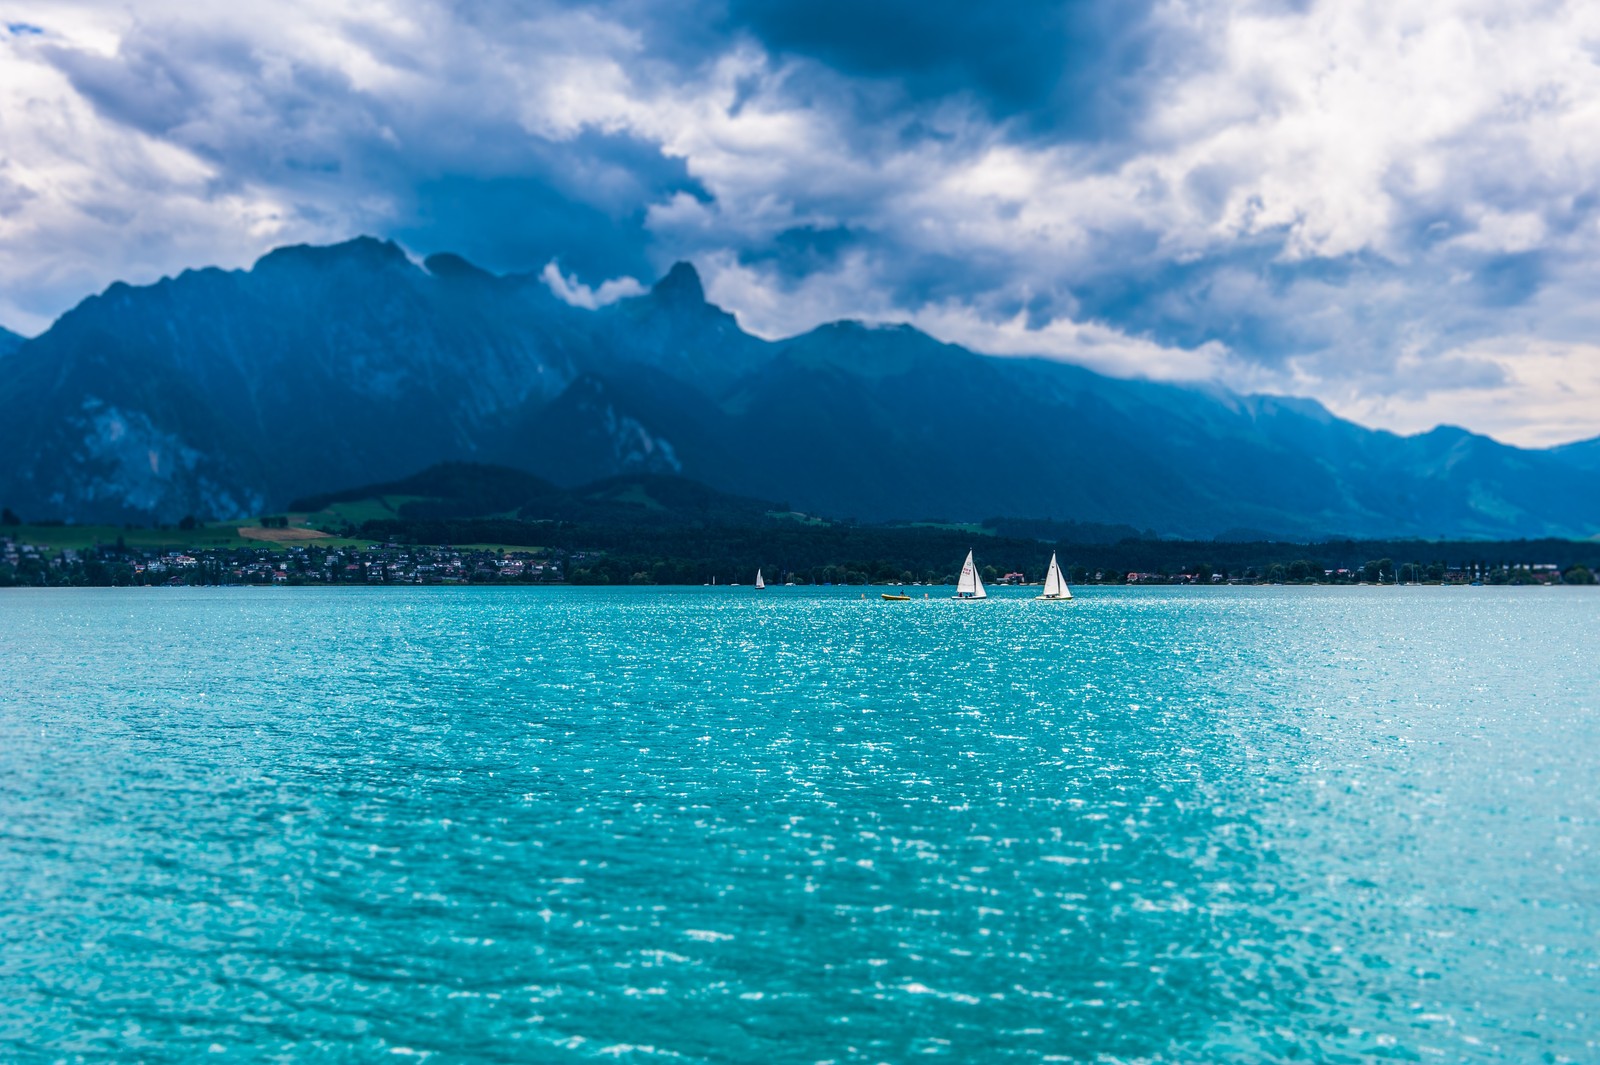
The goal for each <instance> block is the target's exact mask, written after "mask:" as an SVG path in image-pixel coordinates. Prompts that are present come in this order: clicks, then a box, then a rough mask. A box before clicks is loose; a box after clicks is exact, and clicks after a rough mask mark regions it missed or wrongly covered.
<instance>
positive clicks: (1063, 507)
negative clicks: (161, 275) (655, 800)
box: [0, 238, 1600, 538]
mask: <svg viewBox="0 0 1600 1065" xmlns="http://www.w3.org/2000/svg"><path fill="white" fill-rule="evenodd" d="M0 448H3V449H4V453H5V454H6V455H7V456H8V460H7V462H6V463H5V466H4V468H3V469H0V503H4V504H5V505H7V506H9V507H11V508H12V509H13V510H16V511H18V512H19V513H23V514H25V515H27V516H28V517H29V518H30V519H33V518H38V519H44V518H59V519H64V520H69V521H77V522H87V521H116V522H122V521H137V522H150V521H164V522H170V521H175V520H176V519H177V518H179V517H181V516H183V515H186V514H194V515H197V516H200V517H216V518H225V517H233V516H243V515H248V514H257V513H262V512H267V511H271V510H275V509H282V508H284V507H285V506H287V504H288V503H289V502H291V501H292V500H295V499H296V498H299V497H305V496H313V495H317V494H319V493H326V492H329V491H333V490H336V489H340V488H343V487H346V486H349V485H354V484H369V483H372V482H377V481H386V480H398V479H400V478H403V477H405V476H407V475H410V474H413V473H415V472H416V471H418V470H421V469H423V468H425V467H428V466H431V465H433V464H435V463H438V462H443V461H457V462H459V461H470V462H489V463H498V464H502V465H506V466H510V467H514V468H516V469H520V470H524V471H528V472H530V473H533V474H536V475H539V476H541V477H544V478H547V479H548V480H550V481H552V482H554V483H556V484H557V485H563V486H571V485H578V484H583V483H587V482H592V481H595V480H597V479H601V478H605V477H609V476H615V475H620V474H670V475H675V476H679V477H685V478H690V479H693V480H696V481H699V482H703V483H704V484H706V485H708V486H711V487H712V488H714V489H716V490H718V491H720V492H726V493H735V494H739V495H743V496H750V497H755V498H761V499H773V500H782V501H784V503H783V505H784V506H786V507H790V508H793V509H796V510H800V511H805V512H809V513H816V514H825V515H830V516H835V517H853V518H856V519H859V520H862V521H881V520H892V519H898V520H942V521H973V520H980V519H984V518H990V517H995V516H1012V517H1030V518H1040V519H1054V520H1072V521H1085V522H1113V523H1131V524H1134V525H1137V526H1139V527H1141V528H1153V529H1155V530H1157V531H1159V532H1161V533H1163V534H1170V535H1183V536H1191V537H1195V536H1204V537H1210V536H1225V537H1226V536H1245V535H1261V534H1267V535H1275V536H1281V537H1294V538H1311V537H1319V536H1326V535H1348V536H1404V535H1409V536H1425V537H1439V536H1450V537H1501V538H1503V537H1517V536H1562V537H1587V536H1591V535H1594V534H1595V533H1596V532H1600V491H1597V490H1596V489H1597V488H1600V441H1588V442H1584V443H1580V444H1571V445H1566V446H1564V447H1561V448H1553V449H1548V450H1532V449H1522V448H1516V447H1511V446H1508V445H1505V444H1501V443H1499V442H1497V441H1494V440H1492V439H1490V438H1488V437H1484V436H1480V435H1476V434H1473V433H1470V432H1467V431H1465V430H1463V429H1456V428H1449V427H1441V428H1438V429H1435V430H1433V431H1432V432H1428V433H1423V434H1419V435H1415V436H1400V435H1396V434H1393V433H1389V432H1384V431H1378V430H1371V429H1367V428H1364V427H1362V426H1359V425H1356V424H1354V423H1352V422H1348V421H1345V420H1342V419H1340V418H1337V417H1335V416H1333V415H1332V414H1331V413H1330V412H1328V411H1327V410H1326V409H1325V408H1324V407H1322V406H1321V405H1320V404H1318V403H1316V402H1314V401H1312V400H1306V399H1294V398H1285V397H1278V396H1260V395H1240V394H1237V393H1234V392H1231V391H1228V390H1226V389H1223V388H1221V387H1217V386H1209V385H1207V386H1183V385H1175V384H1165V383H1157V382H1151V381H1143V380H1123V379H1116V378H1109V377H1104V376H1101V375H1098V374H1095V373H1093V372H1091V371H1089V370H1086V369H1083V368H1081V367H1077V366H1073V365H1069V364H1066V363H1062V362H1059V361H1055V360H1048V359H1030V358H1012V357H996V356H986V355H980V354H976V353H973V352H971V351H968V350H966V349H963V348H961V347H958V346H955V345H951V344H945V343H941V342H939V341H938V340H935V339H934V338H932V337H929V336H928V335H926V334H924V333H921V332H918V331H917V330H915V329H913V328H911V327H909V326H871V325H865V324H862V323H859V322H835V323H832V324H828V325H824V326H822V327H820V328H818V329H815V330H813V331H811V332H809V333H806V334H803V335H801V336H798V337H793V338H790V339H787V340H781V341H769V340H765V339H762V338H759V337H756V336H753V335H751V334H749V333H746V332H745V331H743V330H742V329H741V328H740V327H739V324H738V322H737V321H736V320H735V319H734V317H733V316H732V315H730V314H728V313H727V312H725V311H723V310H721V309H720V308H718V307H716V306H714V305H712V304H711V303H709V302H708V301H707V300H706V297H705V293H704V291H703V289H702V287H701V283H700V279H699V277H698V275H697V274H696V272H695V270H694V268H693V267H692V266H690V265H689V264H687V263H679V264H677V265H675V266H674V267H673V268H672V269H671V270H670V271H669V272H668V273H667V274H666V276H665V277H663V278H662V279H661V280H660V281H659V282H658V283H657V284H656V285H655V286H654V288H653V289H651V290H650V291H649V292H646V293H644V294H642V295H639V296H636V297H632V298H628V299H623V300H620V301H618V302H616V303H613V304H610V305H608V306H605V307H602V308H600V309H598V310H588V309H584V308H580V307H575V306H572V305H569V304H568V303H566V302H564V301H562V300H561V299H558V298H557V297H556V296H555V295H554V294H553V293H552V292H551V290H550V288H549V286H548V285H546V284H545V282H544V281H543V280H542V279H541V278H540V277H539V276H537V275H534V274H512V275H495V274H491V273H489V272H486V271H484V270H481V269H479V268H477V267H475V266H473V265H472V264H470V263H468V262H466V261H465V260H463V259H461V258H459V257H457V256H453V255H434V256H430V257H428V258H427V259H425V260H423V261H422V262H420V263H419V262H416V261H414V260H412V259H411V258H410V257H408V256H407V255H406V253H405V252H404V251H403V250H402V249H401V248H399V247H398V246H397V245H395V244H393V243H389V242H384V241H379V240H375V239H372V238H359V239H356V240H352V241H349V242H347V243H344V244H339V245H334V246H330V247H309V246H296V247H288V248H281V249H278V250H276V251H273V252H271V253H269V254H267V255H266V256H264V257H262V258H261V259H260V260H259V261H258V262H256V263H255V265H254V266H253V267H252V268H250V269H248V270H231V271H225V270H220V269H214V268H209V269H202V270H192V271H186V272H184V273H183V274H181V275H179V276H178V277H175V278H165V279H163V280H161V281H159V282H157V283H155V284H153V285H148V286H141V287H134V286H130V285H127V284H123V283H117V284H114V285H112V286H111V287H110V288H108V289H107V290H106V291H105V292H103V293H101V294H99V295H96V296H92V297H90V298H88V299H86V300H84V301H83V302H82V303H80V304H79V305H78V306H77V307H75V308H73V309H72V310H71V311H68V312H67V313H66V314H64V315H62V316H61V318H60V319H59V320H57V321H56V322H55V323H54V325H52V326H51V328H50V329H49V330H47V331H46V332H45V333H43V334H41V335H40V336H37V337H35V338H32V339H28V340H21V339H20V338H15V336H14V334H3V335H0Z"/></svg>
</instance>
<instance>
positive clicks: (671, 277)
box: [650, 259, 706, 305]
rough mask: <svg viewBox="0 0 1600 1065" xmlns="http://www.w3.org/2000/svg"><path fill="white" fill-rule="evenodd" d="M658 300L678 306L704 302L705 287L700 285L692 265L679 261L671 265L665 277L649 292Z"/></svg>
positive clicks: (698, 276)
mask: <svg viewBox="0 0 1600 1065" xmlns="http://www.w3.org/2000/svg"><path fill="white" fill-rule="evenodd" d="M650 291H651V293H652V294H653V295H655V296H656V297H657V298H658V299H664V300H670V301H671V302H673V303H679V304H690V305H695V304H702V303H704V302H705V301H706V290H705V287H704V286H702V285H701V284H700V272H699V271H698V270H696V269H695V268H694V264H693V263H688V262H684V261H683V260H681V259H680V260H679V261H677V262H675V263H673V264H672V269H671V270H668V271H667V276H665V277H663V278H662V279H661V280H660V281H657V282H656V287H655V288H653V289H651V290H650Z"/></svg>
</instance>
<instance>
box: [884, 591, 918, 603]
mask: <svg viewBox="0 0 1600 1065" xmlns="http://www.w3.org/2000/svg"><path fill="white" fill-rule="evenodd" d="M883 598H884V599H887V600H889V601H890V602H891V603H909V602H911V597H910V596H909V595H907V594H906V593H905V590H904V589H901V590H900V591H898V592H884V593H883Z"/></svg>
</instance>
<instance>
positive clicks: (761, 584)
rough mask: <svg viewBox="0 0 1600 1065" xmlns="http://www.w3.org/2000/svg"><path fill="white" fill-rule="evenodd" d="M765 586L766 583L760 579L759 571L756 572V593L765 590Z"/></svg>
mask: <svg viewBox="0 0 1600 1065" xmlns="http://www.w3.org/2000/svg"><path fill="white" fill-rule="evenodd" d="M766 586H767V582H766V581H764V580H762V579H761V571H760V570H756V591H758V592H759V591H760V590H761V589H763V588H765V587H766Z"/></svg>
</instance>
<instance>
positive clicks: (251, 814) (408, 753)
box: [0, 588, 1600, 1063]
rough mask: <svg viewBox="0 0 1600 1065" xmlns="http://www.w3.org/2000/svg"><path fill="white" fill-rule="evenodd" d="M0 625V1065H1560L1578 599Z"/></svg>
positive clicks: (717, 596) (249, 593)
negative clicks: (1412, 1063) (457, 1064)
mask: <svg viewBox="0 0 1600 1065" xmlns="http://www.w3.org/2000/svg"><path fill="white" fill-rule="evenodd" d="M859 594H860V593H859V590H845V589H838V590H828V589H824V590H807V589H777V588H775V589H770V590H769V591H768V592H766V593H763V594H760V595H758V594H757V593H755V592H753V591H752V590H750V589H747V588H745V589H740V588H732V589H679V590H667V589H660V590H658V589H616V590H601V589H551V588H528V589H473V588H455V589H451V588H439V589H400V590H384V589H364V588H357V589H326V590H312V589H281V590H246V589H237V590H207V589H197V590H138V591H134V590H84V591H37V592H35V591H13V592H6V593H4V594H0V948H3V949H0V1060H7V1061H23V1062H32V1061H41V1062H43V1061H57V1060H66V1061H78V1060H98V1061H149V1062H190V1061H197V1060H201V1059H205V1060H220V1061H227V1060H238V1061H246V1060H247V1061H307V1060H319V1061H372V1060H406V1059H415V1058H424V1059H428V1060H432V1061H436V1062H447V1061H584V1060H594V1059H599V1060H607V1061H613V1060H621V1061H646V1060H655V1059H657V1058H659V1059H663V1060H665V1059H672V1060H677V1061H684V1062H755V1061H760V1062H768V1063H784V1062H823V1061H832V1062H841V1063H842V1062H900V1061H910V1060H913V1059H921V1058H923V1057H930V1058H940V1057H943V1058H945V1059H949V1060H953V1061H963V1062H985V1061H997V1062H998V1061H1006V1062H1010V1061H1018V1062H1021V1061H1041V1060H1057V1061H1122V1062H1157V1061H1195V1060H1208V1061H1237V1062H1255V1061H1261V1060H1265V1059H1300V1060H1307V1061H1364V1060H1377V1059H1384V1060H1387V1059H1401V1060H1423V1061H1436V1060H1437V1061H1470V1062H1534V1061H1552V1062H1554V1061H1580V1062H1593V1061H1597V1060H1600V1042H1597V1039H1600V1035H1597V1033H1600V781H1597V775H1596V767H1597V766H1600V716H1597V709H1600V683H1597V681H1596V668H1597V657H1596V648H1597V647H1600V595H1596V594H1594V593H1592V592H1591V591H1589V590H1587V589H1549V590H1543V589H1514V590H1513V589H1507V590H1502V589H1488V588H1483V589H1440V588H1414V589H1413V588H1406V589H1393V588H1354V589H1333V588H1309V589H1288V588H1265V589H1188V588H1173V589H1113V590H1103V591H1101V590H1096V589H1092V588H1091V589H1083V590H1082V593H1081V596H1080V599H1079V600H1078V601H1077V602H1075V603H1073V604H1071V605H1055V604H1034V603H1031V602H1028V601H1026V600H1025V599H1023V598H1021V597H1018V598H1014V599H1012V598H1005V597H1004V596H1005V595H1006V594H1007V593H1005V592H1001V593H1000V595H999V596H997V597H996V598H995V599H992V600H990V601H989V602H987V603H981V604H952V603H950V602H948V601H943V600H935V601H928V602H923V601H920V600H919V601H917V602H912V603H902V604H885V603H881V602H879V601H877V600H876V598H875V596H876V592H873V593H872V594H873V595H874V599H872V600H867V601H863V600H861V599H859V598H857V596H858V595H859Z"/></svg>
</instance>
